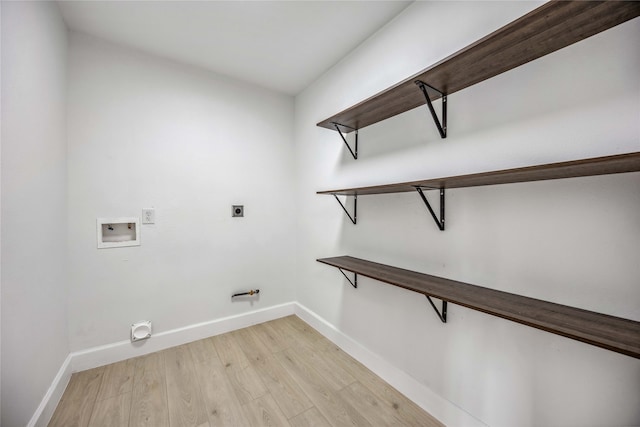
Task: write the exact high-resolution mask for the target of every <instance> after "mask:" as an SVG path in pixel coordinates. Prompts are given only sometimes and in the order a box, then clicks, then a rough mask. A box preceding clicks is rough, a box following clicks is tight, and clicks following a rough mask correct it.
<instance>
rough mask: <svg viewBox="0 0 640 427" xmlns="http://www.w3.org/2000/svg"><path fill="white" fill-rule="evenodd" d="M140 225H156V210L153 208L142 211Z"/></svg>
mask: <svg viewBox="0 0 640 427" xmlns="http://www.w3.org/2000/svg"><path fill="white" fill-rule="evenodd" d="M142 223H143V224H155V223H156V210H155V209H154V208H145V209H142Z"/></svg>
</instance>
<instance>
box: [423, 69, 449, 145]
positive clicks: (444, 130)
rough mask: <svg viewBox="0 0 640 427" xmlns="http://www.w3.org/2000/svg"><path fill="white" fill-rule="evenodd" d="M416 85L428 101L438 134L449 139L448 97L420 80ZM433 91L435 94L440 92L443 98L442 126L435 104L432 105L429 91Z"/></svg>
mask: <svg viewBox="0 0 640 427" xmlns="http://www.w3.org/2000/svg"><path fill="white" fill-rule="evenodd" d="M415 84H417V85H418V87H419V88H420V90H421V91H422V94H423V95H424V99H426V100H427V107H429V112H430V113H431V117H433V121H434V122H435V124H436V127H437V128H438V132H439V133H440V137H441V138H446V137H447V95H446V94H444V93H442V92H440V91H439V90H438V89H436V88H435V87H433V86H430V85H428V84H426V83H425V82H422V81H420V80H416V81H415ZM427 89H431V90H433V91H435V92H438V93H439V94H440V96H441V97H442V124H440V120H439V119H438V115H437V114H436V110H435V109H434V108H433V104H432V103H431V97H430V96H429V93H428V90H427Z"/></svg>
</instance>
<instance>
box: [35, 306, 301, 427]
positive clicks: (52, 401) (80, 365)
mask: <svg viewBox="0 0 640 427" xmlns="http://www.w3.org/2000/svg"><path fill="white" fill-rule="evenodd" d="M294 313H295V303H294V302H289V303H285V304H280V305H275V306H272V307H268V308H263V309H260V310H256V311H251V312H248V313H242V314H237V315H234V316H228V317H223V318H221V319H216V320H211V321H208V322H202V323H196V324H194V325H189V326H185V327H182V328H177V329H172V330H170V331H165V332H160V333H157V334H154V335H153V336H152V337H151V338H149V339H147V340H144V341H137V342H136V343H132V342H130V341H120V342H116V343H112V344H107V345H103V346H99V347H93V348H89V349H86V350H82V351H76V352H73V353H71V354H69V355H68V356H67V358H66V359H65V361H64V363H63V364H62V367H61V368H60V370H59V371H58V374H57V375H56V377H55V379H54V380H53V383H52V384H51V386H50V387H49V390H48V391H47V393H46V394H45V396H44V398H43V399H42V402H40V405H39V406H38V409H37V410H36V412H35V413H34V414H33V416H32V417H31V420H30V421H29V424H27V426H28V427H39V426H46V425H47V424H48V423H49V421H50V420H51V417H52V416H53V413H54V411H55V409H56V406H57V405H58V402H60V398H61V397H62V394H63V393H64V390H65V388H66V387H67V384H68V383H69V379H70V378H71V374H72V373H73V372H80V371H84V370H87V369H92V368H97V367H98V366H104V365H108V364H110V363H115V362H119V361H121V360H125V359H129V358H132V357H137V356H142V355H145V354H149V353H153V352H156V351H160V350H164V349H167V348H170V347H175V346H177V345H181V344H186V343H188V342H191V341H197V340H200V339H203V338H207V337H212V336H215V335H220V334H224V333H226V332H230V331H234V330H236V329H242V328H246V327H248V326H252V325H257V324H258V323H263V322H268V321H269V320H274V319H279V318H281V317H285V316H289V315H292V314H294Z"/></svg>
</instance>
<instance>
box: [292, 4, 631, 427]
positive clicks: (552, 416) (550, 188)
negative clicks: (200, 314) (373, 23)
mask: <svg viewBox="0 0 640 427" xmlns="http://www.w3.org/2000/svg"><path fill="white" fill-rule="evenodd" d="M536 6H537V4H536V3H523V2H510V3H506V2H493V3H485V2H472V3H464V2H416V3H414V4H413V5H411V6H410V7H409V8H407V9H406V10H405V11H404V12H403V13H402V14H401V15H399V16H398V17H397V18H396V19H395V20H394V21H392V22H391V23H390V24H388V25H387V26H386V27H385V28H383V29H382V30H381V31H380V32H378V33H377V34H376V35H375V36H373V37H372V38H371V39H369V40H368V41H367V42H365V43H364V44H363V45H361V46H360V47H359V48H358V49H357V50H356V51H354V52H352V53H351V54H350V55H349V56H348V57H346V58H344V59H343V60H342V61H341V62H340V63H339V64H337V65H336V66H335V67H334V68H333V69H332V70H330V71H329V72H328V73H327V74H325V75H324V76H323V78H321V79H320V80H319V81H317V82H316V83H315V84H314V85H312V86H311V87H309V88H308V89H307V90H305V91H304V92H303V93H302V94H300V95H299V96H297V97H296V121H295V141H296V147H297V150H296V165H297V177H298V179H297V185H298V187H297V196H298V199H297V204H298V206H299V210H298V218H299V220H298V236H299V240H298V248H299V250H298V257H297V266H298V271H297V272H298V278H299V280H298V281H299V286H298V287H297V299H298V301H299V302H300V303H301V304H303V305H305V306H306V307H308V308H309V309H311V310H312V311H314V312H315V313H317V314H319V315H320V316H322V317H323V318H324V319H326V320H327V321H329V322H330V323H332V324H333V325H334V326H336V327H337V328H338V329H339V330H341V331H342V332H344V333H345V334H347V335H349V336H350V337H352V338H353V339H355V340H356V341H358V342H359V343H361V344H362V345H364V346H365V347H367V348H368V349H370V350H371V351H373V352H375V353H377V354H378V355H380V356H381V357H383V358H384V359H386V360H387V361H390V362H391V363H393V364H394V365H395V366H397V367H399V368H400V369H402V370H404V371H405V372H407V373H409V374H410V375H411V376H413V377H414V378H416V379H417V380H418V381H420V382H421V383H423V384H424V385H425V386H427V387H429V388H430V389H431V390H433V391H435V392H436V393H437V394H438V395H440V396H442V397H444V398H445V399H448V400H449V401H451V402H453V403H454V404H455V405H457V406H459V407H460V408H462V409H463V410H465V411H467V412H468V413H470V414H471V415H473V416H475V417H476V418H478V419H480V420H481V421H483V422H485V423H487V424H489V425H492V426H521V427H524V426H541V425H544V426H560V425H565V426H569V425H574V426H603V425H608V426H613V425H639V424H640V409H639V408H640V361H638V360H637V359H633V358H630V357H627V356H623V355H620V354H617V353H613V352H610V351H606V350H602V349H599V348H597V347H593V346H590V345H587V344H583V343H580V342H577V341H573V340H569V339H565V338H562V337H560V336H557V335H553V334H549V333H545V332H542V331H538V330H535V329H532V328H528V327H525V326H521V325H518V324H515V323H512V322H509V321H505V320H502V319H499V318H496V317H492V316H488V315H485V314H482V313H480V312H476V311H471V310H468V309H466V308H463V307H459V306H455V305H453V306H450V307H449V313H448V316H449V319H448V323H447V324H446V325H444V324H442V323H440V321H439V320H438V319H437V317H436V315H435V313H433V311H432V309H431V307H430V306H429V304H428V302H427V301H426V300H425V298H424V297H422V296H421V295H419V294H415V293H412V292H409V291H405V290H402V289H399V288H396V287H392V286H389V285H386V284H382V283H380V282H376V281H374V280H370V279H367V278H364V277H361V278H359V286H358V289H353V288H352V287H351V286H349V285H348V284H347V282H346V281H345V279H344V278H343V277H342V276H341V274H340V273H339V272H338V271H337V270H336V269H333V268H330V267H327V266H325V265H323V264H320V263H317V262H315V259H316V258H319V257H327V256H336V255H344V254H348V255H352V256H356V257H361V258H365V259H369V260H372V261H378V262H382V263H387V264H390V265H394V266H398V267H403V268H408V269H412V270H416V271H420V272H425V273H430V274H435V275H441V276H444V277H448V278H451V279H456V280H461V281H466V282H469V283H474V284H478V285H482V286H487V287H491V288H496V289H500V290H504V291H508V292H513V293H516V294H522V295H527V296H531V297H536V298H541V299H545V300H549V301H554V302H558V303H562V304H567V305H571V306H575V307H581V308H585V309H589V310H594V311H598V312H602V313H607V314H611V315H616V316H620V317H626V318H630V319H634V320H637V321H638V320H640V304H639V303H640V288H638V286H637V285H638V277H640V263H638V253H640V220H639V218H640V215H639V212H640V193H638V188H639V186H640V174H638V173H632V174H624V175H617V176H605V177H589V178H578V179H569V180H561V181H548V182H539V183H523V184H513V185H504V186H493V187H484V188H472V189H459V190H449V191H447V194H446V197H447V201H446V203H447V204H446V215H447V218H446V219H447V230H446V231H445V232H440V231H438V230H437V228H436V226H435V224H434V223H433V221H432V219H431V217H430V216H429V214H428V212H427V210H426V208H425V207H424V205H423V204H422V202H421V201H420V199H419V197H418V195H417V194H400V195H385V196H367V197H361V198H359V200H358V224H357V225H356V226H353V225H352V224H351V223H350V222H349V220H348V219H347V218H346V217H345V215H344V214H343V212H342V210H341V209H340V207H339V206H338V204H337V203H336V201H335V200H334V199H333V198H332V197H329V196H320V195H316V194H315V192H316V191H318V190H329V189H335V188H345V187H354V186H362V185H374V184H383V183H393V182H402V181H409V180H417V179H426V178H435V177H439V176H450V175H456V174H465V173H472V172H480V171H487V170H496V169H503V168H509V167H519V166H526V165H533V164H541V163H548V162H554V161H564V160H572V159H580V158H588V157H596V156H600V155H609V154H616V153H625V152H632V151H639V150H640V120H639V119H640V81H639V80H638V78H637V76H638V75H640V51H638V49H637V46H636V45H635V43H634V42H633V41H635V40H639V39H640V21H639V20H638V19H636V20H634V21H632V22H628V23H625V24H623V25H621V26H619V27H616V28H614V29H612V30H609V31H607V32H605V33H602V34H600V35H597V36H594V37H592V38H590V39H588V40H586V41H583V42H580V43H578V44H575V45H573V46H571V47H568V48H566V49H563V50H561V51H559V52H556V53H553V54H551V55H549V56H547V57H545V58H542V59H539V60H537V61H535V62H533V63H530V64H527V65H525V66H522V67H520V68H518V69H516V70H512V71H510V72H508V73H506V74H503V75H501V76H498V77H495V78H493V79H491V80H489V81H486V82H483V83H481V84H478V85H476V86H474V87H472V88H468V89H465V90H463V91H461V92H458V93H456V94H453V95H451V96H449V98H448V100H449V103H448V104H449V105H448V108H449V110H448V112H449V117H448V119H449V120H448V124H449V127H448V137H447V138H446V139H445V140H442V139H440V138H439V136H438V134H437V131H436V129H435V126H434V124H433V122H432V121H431V119H430V117H429V114H428V111H427V110H426V108H425V107H422V108H418V109H416V110H413V111H411V112H408V113H405V114H403V115H401V116H397V117H395V118H392V119H389V120H387V121H385V122H383V123H379V124H376V125H373V126H370V127H368V128H365V129H363V130H362V131H360V145H359V159H358V160H357V161H354V160H353V159H352V158H351V157H350V155H349V153H348V151H347V150H346V148H345V147H344V146H343V144H342V141H341V140H340V137H339V136H338V135H337V134H336V133H335V132H331V131H328V130H325V129H322V128H318V127H316V126H315V124H316V123H317V122H319V121H321V120H324V119H325V118H327V117H329V116H331V115H332V114H334V113H336V112H338V111H341V110H342V109H344V108H347V107H349V106H351V105H353V104H355V103H357V102H359V101H361V100H363V99H365V98H367V97H369V96H371V95H374V94H375V93H377V92H379V91H380V90H383V89H385V88H387V87H388V86H390V85H392V84H395V83H397V82H398V81H400V80H402V79H404V78H406V77H408V76H410V75H412V74H414V73H416V72H418V71H420V70H421V69H423V68H425V67H426V66H428V65H429V64H431V63H434V62H435V61H437V60H439V59H441V58H443V57H445V56H447V55H448V54H451V53H453V52H455V51H456V50H458V49H460V48H462V47H464V46H466V45H467V44H469V43H471V42H473V41H475V40H477V39H479V38H480V37H482V36H484V35H486V34H488V33H489V32H491V31H493V30H495V29H497V28H499V27H500V26H502V25H504V24H506V23H508V22H510V21H511V20H513V19H515V18H517V17H519V16H521V15H522V14H524V13H526V12H528V11H529V10H532V9H533V8H535V7H536ZM438 110H439V108H438ZM428 197H429V198H431V200H433V201H434V203H435V205H436V206H437V205H438V202H437V198H436V197H437V196H436V194H435V193H433V192H432V193H431V194H428ZM349 206H351V200H349Z"/></svg>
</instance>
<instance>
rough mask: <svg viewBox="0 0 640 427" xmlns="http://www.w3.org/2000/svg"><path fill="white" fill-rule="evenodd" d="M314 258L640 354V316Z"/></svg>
mask: <svg viewBox="0 0 640 427" xmlns="http://www.w3.org/2000/svg"><path fill="white" fill-rule="evenodd" d="M317 261H318V262H321V263H324V264H327V265H331V266H333V267H337V268H339V269H342V270H347V271H351V272H353V273H356V274H361V275H363V276H366V277H369V278H371V279H375V280H379V281H381V282H384V283H388V284H390V285H394V286H398V287H401V288H404V289H409V290H411V291H414V292H418V293H421V294H424V295H428V296H432V297H435V298H439V299H441V300H443V301H447V302H450V303H453V304H457V305H462V306H464V307H467V308H470V309H472V310H478V311H481V312H483V313H487V314H491V315H493V316H498V317H502V318H503V319H507V320H511V321H514V322H517V323H522V324H523V325H527V326H531V327H533V328H537V329H542V330H543V331H547V332H551V333H553V334H557V335H562V336H564V337H567V338H572V339H574V340H578V341H582V342H585V343H587V344H592V345H595V346H597V347H602V348H605V349H607V350H611V351H615V352H617V353H622V354H625V355H627V356H631V357H635V358H640V322H636V321H633V320H627V319H622V318H619V317H614V316H609V315H606V314H600V313H595V312H593V311H587V310H582V309H579V308H574V307H569V306H566V305H560V304H555V303H552V302H547V301H542V300H539V299H534V298H529V297H524V296H520V295H515V294H511V293H508V292H502V291H497V290H494V289H489V288H485V287H481V286H476V285H471V284H468V283H463V282H458V281H455V280H449V279H445V278H442V277H437V276H431V275H429V274H423V273H417V272H415V271H409V270H404V269H401V268H396V267H391V266H388V265H384V264H378V263H375V262H371V261H366V260H363V259H358V258H353V257H350V256H340V257H334V258H321V259H318V260H317Z"/></svg>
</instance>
